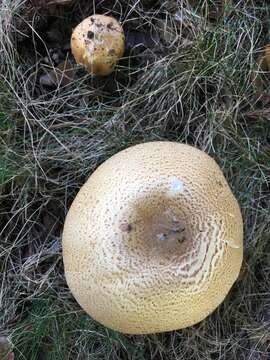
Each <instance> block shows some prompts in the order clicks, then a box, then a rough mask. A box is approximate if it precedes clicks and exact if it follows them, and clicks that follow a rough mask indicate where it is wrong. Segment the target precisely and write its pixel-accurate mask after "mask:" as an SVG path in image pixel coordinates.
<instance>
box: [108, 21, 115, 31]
mask: <svg viewBox="0 0 270 360" xmlns="http://www.w3.org/2000/svg"><path fill="white" fill-rule="evenodd" d="M107 28H108V29H109V30H114V31H116V30H117V29H116V28H115V27H114V26H113V22H112V21H111V22H109V24H107Z"/></svg>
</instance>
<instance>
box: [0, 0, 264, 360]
mask: <svg viewBox="0 0 270 360" xmlns="http://www.w3.org/2000/svg"><path fill="white" fill-rule="evenodd" d="M55 2H56V1H42V0H39V1H37V0H36V1H28V0H2V1H0V59H1V60H0V221H1V226H0V236H1V240H0V336H2V339H5V338H8V339H9V341H10V343H11V344H12V351H13V355H14V357H15V359H16V360H17V359H27V360H34V359H44V360H47V359H65V360H67V359H113V360H115V359H130V360H142V359H147V360H148V359H149V360H150V359H154V360H160V359H164V360H165V359H166V360H170V359H177V360H180V359H191V360H193V359H194V360H195V359H226V360H227V359H228V360H230V359H237V360H240V359H250V360H254V359H263V360H269V359H270V331H269V329H270V211H269V205H270V191H269V188H270V187H269V182H270V97H269V95H270V83H269V77H268V74H267V70H269V69H268V66H267V60H266V58H263V55H264V47H265V45H267V44H268V42H269V30H270V22H269V18H270V17H269V14H270V5H269V4H268V3H267V1H260V0H253V1H252V0H251V1H241V0H240V1H224V2H222V0H220V1H213V3H215V4H216V5H213V3H212V2H211V1H210V0H208V1H206V0H204V1H188V0H170V1H169V0H164V1H162V0H157V1H150V0H137V1H136V0H128V1H126V0H117V1H112V0H100V1H94V0H93V1H86V0H81V1H79V0H74V1H70V4H68V3H69V2H68V1H66V2H65V3H66V4H58V5H55V4H53V3H55ZM62 2H63V1H62ZM58 3H61V1H58ZM95 12H96V13H102V14H109V15H112V16H114V17H116V18H117V19H119V20H120V21H121V22H122V24H123V27H124V30H125V34H126V52H125V54H124V57H123V58H122V59H121V61H120V62H119V64H118V66H117V68H116V70H115V72H114V73H113V74H112V75H110V76H108V77H92V76H91V75H89V74H87V73H86V71H85V70H84V69H83V68H81V67H80V66H78V65H76V64H75V62H74V59H73V57H72V55H71V53H70V47H69V40H70V35H71V32H72V29H73V28H74V27H75V26H76V24H77V23H79V22H80V21H81V20H82V19H83V18H85V17H86V16H88V15H91V14H93V13H95ZM59 64H60V66H59ZM59 74H60V75H61V76H59ZM149 140H172V141H178V142H183V143H188V144H191V145H195V146H196V147H198V148H200V149H202V150H204V151H206V152H207V153H208V154H210V155H211V156H212V157H213V158H214V159H215V160H216V161H217V163H218V164H219V165H220V167H221V168H222V170H223V172H224V174H225V177H226V179H227V181H228V183H229V184H230V186H231V188H232V191H233V192H234V194H235V196H236V198H237V200H238V201H239V204H240V206H241V211H242V215H243V219H244V228H245V238H244V262H243V267H242V270H241V274H240V276H239V279H238V281H237V282H236V283H235V285H234V286H233V288H232V290H231V291H230V293H229V294H228V296H227V297H226V299H225V301H224V302H223V303H222V304H221V305H220V306H219V307H218V309H216V311H215V312H214V313H213V314H212V315H211V316H209V317H208V318H207V319H205V320H204V321H202V322H201V323H199V324H197V325H195V326H193V327H191V328H187V329H184V330H179V331H174V332H171V333H163V334H155V335H149V336H128V335H123V334H120V333H117V332H114V331H112V330H109V329H107V328H105V327H103V326H101V325H100V324H98V323H96V322H95V321H94V320H92V319H91V318H90V317H89V316H87V315H86V314H85V313H84V312H83V311H82V310H81V309H80V307H79V306H78V305H77V303H76V302H75V300H74V298H73V297H72V295H71V293H70V291H69V289H68V287H67V284H66V282H65V277H64V272H63V263H62V249H61V236H62V230H63V223H64V219H65V215H66V213H67V210H68V208H69V206H70V204H71V202H72V200H73V199H74V197H75V195H76V193H77V192H78V190H79V188H80V187H81V185H82V184H83V183H84V182H85V180H86V179H87V178H88V177H89V175H91V173H92V172H93V171H94V170H95V169H96V168H97V166H98V165H99V164H101V163H102V162H103V161H104V160H106V159H107V158H108V157H110V156H111V155H112V154H115V153H116V152H118V151H119V150H121V149H124V148H126V147H127V146H130V145H133V144H137V143H141V142H144V141H149ZM13 355H12V354H11V353H10V356H9V358H11V356H13Z"/></svg>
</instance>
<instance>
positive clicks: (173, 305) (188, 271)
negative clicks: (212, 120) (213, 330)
mask: <svg viewBox="0 0 270 360" xmlns="http://www.w3.org/2000/svg"><path fill="white" fill-rule="evenodd" d="M242 243H243V224H242V217H241V212H240V209H239V206H238V203H237V201H236V199H235V197H234V196H233V194H232V192H231V190H230V187H229V185H228V183H227V181H226V180H225V178H224V176H223V173H222V171H221V170H220V168H219V166H218V165H217V163H216V162H215V161H214V160H213V159H212V158H211V157H209V156H208V155H207V154H206V153H204V152H203V151H200V150H198V149H196V148H194V147H192V146H189V145H184V144H179V143H174V142H149V143H145V144H140V145H136V146H133V147H130V148H128V149H126V150H123V151H120V152H119V153H117V154H116V155H114V156H112V157H111V158H110V159H108V160H107V161H105V162H104V163H103V164H102V165H101V166H99V168H98V169H97V170H96V171H95V172H94V173H93V174H92V175H91V176H90V178H89V179H88V181H87V182H86V183H85V185H84V186H83V187H82V189H81V190H80V191H79V193H78V195H77V196H76V198H75V200H74V201H73V204H72V205H71V208H70V210H69V212H68V214H67V217H66V221H65V225H64V233H63V256H64V268H65V275H66V279H67V283H68V285H69V287H70V289H71V292H72V293H73V295H74V297H75V298H76V300H77V301H78V303H79V304H80V305H81V306H82V308H83V309H84V310H85V311H86V312H87V313H88V314H90V315H91V316H92V317H93V318H94V319H96V320H97V321H99V322H100V323H102V324H104V325H106V326H107V327H109V328H112V329H115V330H118V331H121V332H124V333H130V334H146V333H155V332H162V331H169V330H174V329H180V328H184V327H187V326H190V325H193V324H196V323H197V322H199V321H201V320H202V319H204V318H205V317H206V316H208V315H209V314H210V313H211V312H213V311H214V310H215V309H216V307H217V306H218V305H219V304H220V303H221V302H222V301H223V300H224V298H225V296H226V295H227V293H228V292H229V290H230V288H231V286H232V285H233V283H234V282H235V280H236V279H237V277H238V274H239V270H240V267H241V263H242V256H243V244H242Z"/></svg>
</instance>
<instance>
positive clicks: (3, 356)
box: [0, 336, 15, 360]
mask: <svg viewBox="0 0 270 360" xmlns="http://www.w3.org/2000/svg"><path fill="white" fill-rule="evenodd" d="M14 359H15V358H14V353H13V352H12V350H11V343H10V341H9V340H8V339H7V338H6V337H4V336H1V337H0V360H14Z"/></svg>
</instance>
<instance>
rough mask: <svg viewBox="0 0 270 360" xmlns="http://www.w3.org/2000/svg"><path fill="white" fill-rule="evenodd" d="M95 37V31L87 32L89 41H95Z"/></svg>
mask: <svg viewBox="0 0 270 360" xmlns="http://www.w3.org/2000/svg"><path fill="white" fill-rule="evenodd" d="M94 36H95V34H94V33H93V31H88V32H87V37H88V39H93V37H94Z"/></svg>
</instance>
